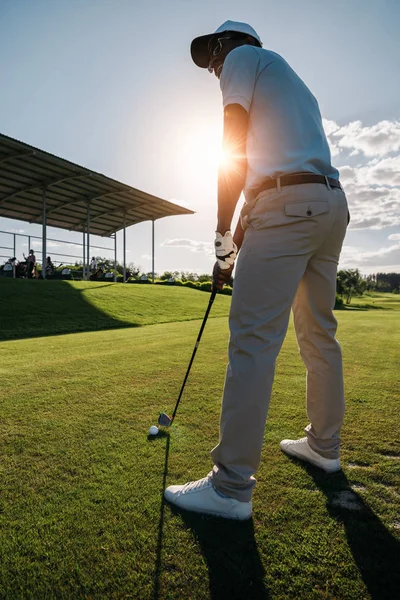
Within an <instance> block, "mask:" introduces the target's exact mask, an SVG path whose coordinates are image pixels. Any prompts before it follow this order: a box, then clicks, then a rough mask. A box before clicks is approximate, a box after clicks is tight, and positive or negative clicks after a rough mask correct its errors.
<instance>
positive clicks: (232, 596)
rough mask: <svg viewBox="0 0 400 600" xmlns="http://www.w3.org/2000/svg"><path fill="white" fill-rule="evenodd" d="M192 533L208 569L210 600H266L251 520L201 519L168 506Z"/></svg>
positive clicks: (262, 571) (263, 574)
mask: <svg viewBox="0 0 400 600" xmlns="http://www.w3.org/2000/svg"><path fill="white" fill-rule="evenodd" d="M172 511H173V512H174V513H176V514H179V515H180V516H181V517H182V520H183V522H184V523H185V525H186V526H187V527H189V528H190V529H191V530H192V532H193V533H194V535H195V537H196V539H197V541H198V543H199V546H200V549H201V552H202V554H203V556H204V559H205V561H206V563H207V567H208V576H209V586H210V598H212V599H213V600H242V599H244V598H245V599H246V600H253V599H254V600H266V599H267V598H269V594H268V590H267V588H266V586H265V583H264V577H265V573H264V568H263V566H262V562H261V558H260V555H259V552H258V548H257V544H256V541H255V538H254V524H253V519H249V520H248V521H233V520H228V519H219V518H216V517H205V516H201V515H197V514H196V513H190V512H186V511H179V510H178V509H176V508H175V507H172Z"/></svg>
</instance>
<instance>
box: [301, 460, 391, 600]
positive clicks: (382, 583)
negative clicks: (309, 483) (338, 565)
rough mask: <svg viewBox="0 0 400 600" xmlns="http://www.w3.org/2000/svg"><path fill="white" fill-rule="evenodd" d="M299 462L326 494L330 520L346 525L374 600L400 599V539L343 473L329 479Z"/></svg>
mask: <svg viewBox="0 0 400 600" xmlns="http://www.w3.org/2000/svg"><path fill="white" fill-rule="evenodd" d="M293 460H295V459H293ZM296 462H297V463H299V464H301V466H302V467H303V468H304V469H305V470H306V471H307V472H308V473H309V475H310V476H311V477H312V478H313V480H314V482H315V484H316V485H317V486H318V487H319V489H320V490H321V491H322V492H323V493H324V494H325V496H326V505H327V509H328V511H329V513H330V515H331V517H332V518H333V519H335V520H336V521H338V522H339V523H342V524H343V526H344V528H345V532H346V537H347V542H348V545H349V548H350V550H351V553H352V555H353V558H354V562H355V563H356V565H357V567H358V569H359V572H360V575H361V577H362V578H363V581H364V583H365V585H366V586H367V588H368V592H369V593H370V595H371V598H372V600H385V599H388V600H389V599H390V600H392V599H393V598H397V597H398V593H399V589H400V570H399V565H400V546H399V543H398V541H397V539H396V538H395V537H394V536H393V535H392V534H391V533H390V531H389V530H388V529H386V527H385V526H384V525H383V523H382V522H381V521H380V519H379V518H378V517H377V516H376V514H375V513H374V512H373V511H372V510H371V508H370V507H369V506H368V505H367V504H366V503H365V502H364V500H363V499H362V497H361V496H360V495H359V494H357V493H356V492H355V491H354V490H353V489H352V488H351V485H350V483H349V481H348V479H347V477H346V476H345V474H344V473H343V472H339V473H332V474H330V475H327V474H326V473H324V472H322V471H320V470H319V469H317V468H315V467H312V466H311V465H306V464H304V463H303V462H301V461H296Z"/></svg>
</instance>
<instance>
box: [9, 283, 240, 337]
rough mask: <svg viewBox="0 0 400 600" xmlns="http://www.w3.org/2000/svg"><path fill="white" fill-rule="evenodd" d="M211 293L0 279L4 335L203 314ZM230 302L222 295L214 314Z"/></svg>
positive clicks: (108, 326)
mask: <svg viewBox="0 0 400 600" xmlns="http://www.w3.org/2000/svg"><path fill="white" fill-rule="evenodd" d="M206 298H207V294H206V293H205V292H200V291H198V290H192V289H187V288H184V289H182V288H179V287H173V286H171V287H169V286H158V285H154V286H153V285H140V284H136V285H135V284H126V285H123V284H120V283H108V282H100V283H96V282H92V281H90V282H87V281H80V282H76V281H42V280H27V279H16V280H13V279H0V315H1V317H0V319H1V320H0V323H1V326H0V339H16V338H25V337H35V336H42V335H55V334H63V333H75V332H78V331H96V330H104V329H116V328H122V327H137V326H139V325H151V324H154V323H169V322H172V321H187V320H190V319H200V318H201V317H202V316H203V315H204V311H205V308H204V306H205V303H207V300H206ZM229 305H230V299H229V297H227V296H221V297H219V301H218V303H216V305H215V307H214V308H213V316H225V315H227V314H228V310H229Z"/></svg>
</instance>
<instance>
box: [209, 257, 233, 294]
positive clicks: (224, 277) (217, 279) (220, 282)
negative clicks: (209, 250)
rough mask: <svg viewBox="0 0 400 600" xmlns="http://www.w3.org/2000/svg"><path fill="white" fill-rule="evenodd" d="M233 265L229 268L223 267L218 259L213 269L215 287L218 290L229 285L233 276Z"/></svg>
mask: <svg viewBox="0 0 400 600" xmlns="http://www.w3.org/2000/svg"><path fill="white" fill-rule="evenodd" d="M232 271H233V265H232V266H231V267H229V269H221V267H220V266H219V264H218V261H217V262H216V263H215V265H214V269H213V287H214V288H216V289H217V290H222V288H223V287H224V285H227V284H228V283H229V281H230V280H231V277H232Z"/></svg>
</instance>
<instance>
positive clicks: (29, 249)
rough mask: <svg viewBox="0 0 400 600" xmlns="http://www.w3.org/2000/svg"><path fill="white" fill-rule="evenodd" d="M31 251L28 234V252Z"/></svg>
mask: <svg viewBox="0 0 400 600" xmlns="http://www.w3.org/2000/svg"><path fill="white" fill-rule="evenodd" d="M30 251H31V236H30V235H28V254H29V252H30Z"/></svg>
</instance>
